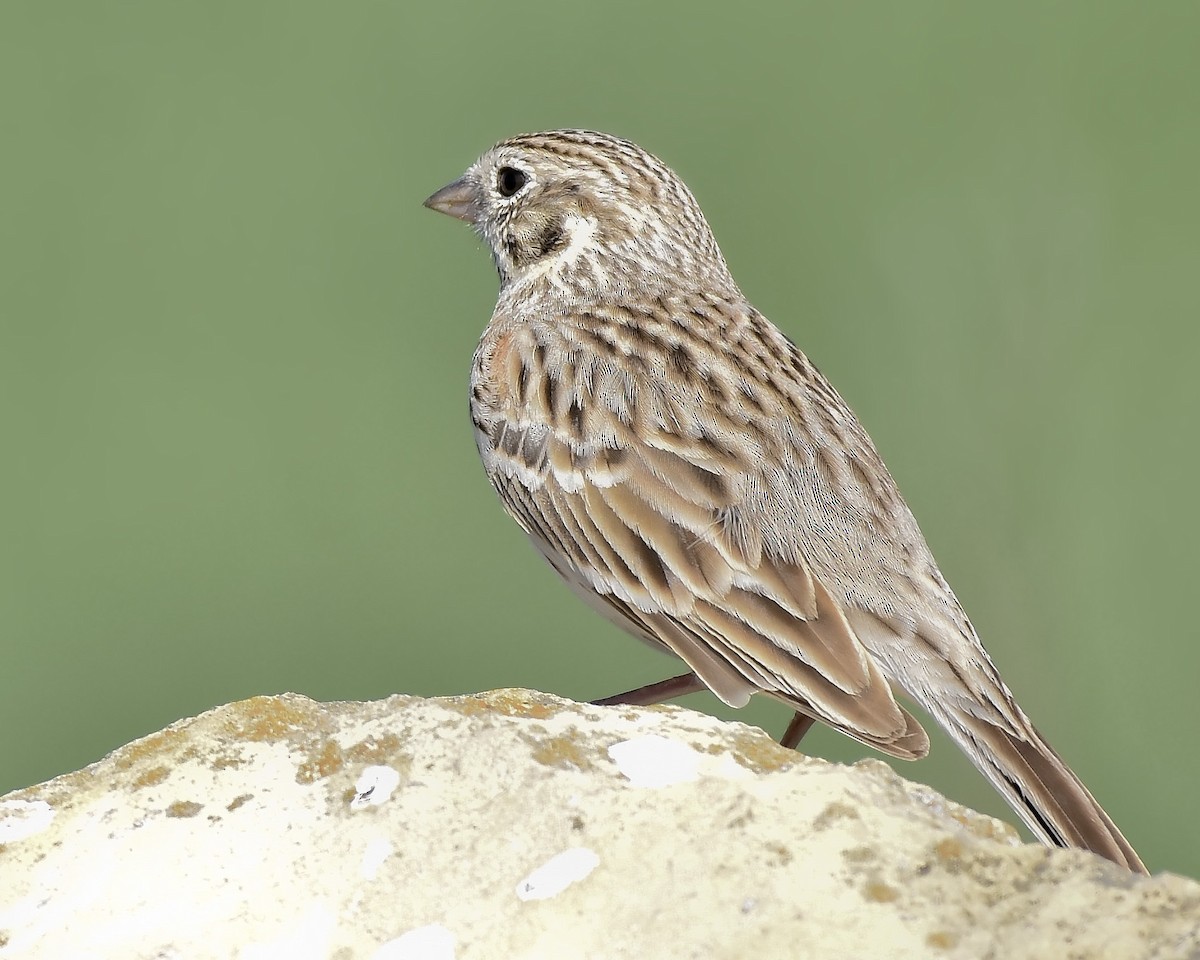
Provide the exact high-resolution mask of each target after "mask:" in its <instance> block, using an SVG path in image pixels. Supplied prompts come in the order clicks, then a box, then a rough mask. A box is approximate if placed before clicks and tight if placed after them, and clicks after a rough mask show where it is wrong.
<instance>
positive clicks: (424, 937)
mask: <svg viewBox="0 0 1200 960" xmlns="http://www.w3.org/2000/svg"><path fill="white" fill-rule="evenodd" d="M371 960H454V934H452V933H451V932H450V931H449V930H447V929H446V928H445V927H443V926H442V925H441V924H440V923H431V924H429V926H427V927H417V928H416V929H415V930H409V931H408V933H406V934H404V935H403V936H399V937H397V938H396V939H395V940H389V941H388V942H387V943H384V944H381V945H380V947H379V949H378V950H376V951H375V952H374V953H373V954H371Z"/></svg>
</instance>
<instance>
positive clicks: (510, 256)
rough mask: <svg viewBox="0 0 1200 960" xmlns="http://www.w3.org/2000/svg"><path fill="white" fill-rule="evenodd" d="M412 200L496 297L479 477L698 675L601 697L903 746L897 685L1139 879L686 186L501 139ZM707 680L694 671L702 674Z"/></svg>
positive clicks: (1006, 791) (650, 170) (604, 161)
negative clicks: (466, 253)
mask: <svg viewBox="0 0 1200 960" xmlns="http://www.w3.org/2000/svg"><path fill="white" fill-rule="evenodd" d="M425 203H426V206H429V207H431V208H433V209H434V210H439V211H441V212H443V213H447V214H449V215H451V216H453V217H457V218H458V219H460V220H465V221H467V222H468V223H470V224H471V225H472V226H474V228H475V229H476V230H477V231H478V232H479V234H480V235H481V236H482V237H483V239H484V240H485V241H486V242H487V244H488V246H489V247H490V248H491V251H492V256H493V258H494V259H495V262H496V268H497V270H498V271H499V274H500V294H499V298H498V301H497V303H496V310H495V313H494V314H493V315H492V320H491V323H489V324H488V326H487V329H486V330H485V331H484V334H483V337H482V339H481V340H480V342H479V348H478V350H477V351H476V353H475V359H474V364H473V366H472V370H471V417H472V420H473V421H474V424H475V440H476V443H477V445H478V447H479V453H480V455H481V456H482V457H483V463H484V466H485V468H486V470H487V474H488V478H489V479H490V480H491V482H492V484H493V485H494V486H495V488H496V490H497V491H498V492H499V494H500V497H501V499H502V500H503V501H504V505H505V507H506V508H507V510H508V512H509V513H510V514H511V515H512V517H513V518H514V519H515V520H516V521H517V523H519V524H520V525H521V527H522V529H524V531H525V532H526V533H527V534H528V535H529V537H530V539H531V540H532V541H533V543H534V545H535V546H536V547H537V548H538V549H539V550H540V551H541V552H542V554H543V555H544V556H545V557H546V559H547V560H549V561H550V564H551V566H553V567H554V569H555V570H557V571H558V573H559V575H560V576H562V578H563V579H564V580H566V582H567V583H568V584H569V585H570V586H571V587H572V588H573V589H574V590H575V591H576V592H578V593H579V594H580V595H581V596H582V597H583V598H584V599H585V600H587V601H588V602H589V603H590V605H591V606H593V607H595V608H596V609H598V610H599V611H600V612H601V613H603V614H605V615H606V616H607V617H609V618H610V619H612V620H613V621H615V622H616V623H617V624H619V625H620V626H621V627H623V628H624V629H626V630H628V631H629V632H630V633H632V634H634V635H635V636H637V637H640V638H641V639H643V640H646V641H648V642H649V643H650V644H652V645H653V646H655V647H657V648H659V649H661V650H665V651H668V652H670V653H673V654H675V655H676V656H678V657H679V658H680V659H681V660H683V661H684V663H686V664H687V666H688V668H689V669H690V671H691V673H689V674H685V675H683V676H681V677H676V678H675V679H673V680H670V681H664V682H663V683H661V684H655V685H653V686H651V687H647V688H643V689H642V690H639V691H631V693H630V694H627V695H624V696H623V697H614V698H610V702H641V703H646V702H655V701H657V700H661V699H666V698H668V697H671V696H675V695H678V694H679V693H683V692H687V691H690V690H694V689H700V688H701V685H703V686H705V687H708V688H709V689H710V690H712V692H713V693H715V694H716V695H717V696H718V697H720V698H721V699H722V700H723V701H724V702H725V703H727V704H730V705H731V706H735V707H740V706H744V705H745V704H746V702H747V701H748V700H749V699H750V695H751V694H753V693H758V692H763V693H767V694H769V695H771V696H772V697H775V698H776V699H778V700H782V701H783V702H784V703H787V704H788V705H790V706H791V707H792V708H794V709H795V710H796V712H797V713H796V719H795V720H794V721H793V723H792V726H791V727H789V731H788V734H787V736H786V738H785V739H786V741H787V742H789V743H790V744H792V745H794V744H795V743H796V742H797V741H798V740H799V737H800V736H802V735H803V732H804V730H806V729H807V727H808V725H809V724H811V722H812V720H813V719H816V720H820V721H822V722H823V723H826V724H828V725H829V726H831V727H833V728H834V729H836V730H840V731H842V732H843V733H845V734H847V735H849V736H851V737H854V738H855V739H857V740H860V741H861V742H863V743H865V744H869V745H870V746H873V747H875V748H876V749H878V750H882V751H883V752H884V753H887V754H890V755H892V756H894V757H902V758H905V759H914V758H917V757H922V756H924V755H925V754H926V753H927V752H928V750H929V740H928V737H927V736H926V734H925V731H924V730H923V729H922V728H921V726H920V724H919V723H918V722H917V721H916V720H915V719H914V718H913V717H912V715H911V714H909V713H908V711H906V710H905V709H904V707H903V706H901V705H900V704H899V703H898V702H897V701H896V697H895V694H894V691H893V689H892V685H893V684H895V685H896V686H897V687H899V688H900V689H901V690H903V691H904V692H905V693H907V694H908V695H909V696H910V697H912V699H913V700H915V701H916V702H917V703H919V704H920V705H921V706H922V707H924V708H925V709H926V710H927V711H929V713H930V714H931V715H932V716H933V717H934V718H936V719H937V721H938V722H939V723H941V725H942V726H943V727H945V728H946V730H947V731H948V732H949V734H950V736H951V737H953V738H954V740H955V741H956V742H957V743H958V744H959V746H960V747H961V748H962V749H963V750H964V751H965V752H966V754H967V756H969V757H970V758H971V760H972V762H973V763H974V764H975V765H976V766H977V767H978V768H979V769H980V770H981V771H982V772H983V774H984V775H985V776H986V777H987V778H988V779H989V780H990V781H991V782H992V783H993V784H994V785H995V787H996V789H997V790H999V791H1000V793H1001V794H1003V795H1004V797H1005V799H1006V800H1007V801H1008V802H1009V803H1010V804H1011V805H1012V807H1013V809H1014V810H1015V811H1016V812H1017V813H1018V814H1019V815H1020V816H1021V818H1022V819H1023V820H1024V821H1025V823H1026V824H1028V826H1029V829H1030V830H1031V831H1033V833H1034V834H1035V835H1036V836H1037V837H1038V838H1040V839H1041V840H1042V841H1044V842H1046V843H1049V844H1055V845H1058V846H1063V847H1082V848H1084V849H1087V850H1092V851H1094V852H1096V853H1098V854H1100V855H1102V856H1105V857H1108V858H1109V859H1110V860H1113V861H1115V862H1117V863H1120V864H1123V865H1125V866H1126V867H1128V868H1129V869H1130V870H1134V871H1138V872H1145V867H1144V866H1143V865H1142V862H1141V860H1140V859H1139V858H1138V856H1137V854H1136V853H1135V852H1134V850H1133V848H1132V847H1131V846H1130V845H1129V843H1128V842H1127V841H1126V840H1125V838H1124V837H1123V836H1121V832H1120V831H1119V830H1118V829H1117V827H1116V826H1115V825H1114V824H1113V822H1112V820H1110V819H1109V817H1108V815H1107V814H1106V813H1105V812H1104V811H1103V810H1102V809H1101V808H1100V805H1099V804H1098V803H1096V801H1095V800H1094V799H1093V798H1092V795H1091V794H1090V793H1089V792H1088V791H1087V788H1086V787H1084V785H1083V784H1082V783H1081V782H1080V781H1079V778H1078V777H1076V776H1075V774H1074V773H1072V772H1071V770H1070V769H1069V768H1068V767H1067V766H1066V764H1065V763H1063V761H1062V760H1061V759H1060V758H1059V756H1058V754H1057V753H1055V752H1054V750H1053V749H1052V748H1051V747H1050V745H1049V744H1047V743H1046V741H1045V740H1044V739H1043V738H1042V737H1041V735H1040V734H1039V733H1038V732H1037V730H1036V729H1035V728H1034V727H1033V724H1032V723H1030V721H1029V719H1028V717H1026V716H1025V714H1024V712H1022V710H1021V708H1020V707H1018V706H1017V704H1016V701H1015V700H1014V699H1013V696H1012V694H1011V693H1010V692H1009V689H1008V687H1007V686H1005V684H1004V681H1003V680H1001V679H1000V675H999V673H998V672H997V670H996V667H995V666H994V664H993V663H992V661H991V659H990V657H989V656H988V654H987V653H986V651H985V650H984V648H983V646H982V644H981V643H980V641H979V638H978V636H976V633H975V629H974V628H973V627H972V626H971V622H970V621H969V620H968V619H967V616H966V614H965V613H964V612H963V610H962V608H961V607H960V606H959V603H958V600H957V599H956V598H955V596H954V593H953V592H952V591H951V589H950V587H949V585H948V584H947V583H946V581H945V579H944V578H943V577H942V575H941V573H940V572H939V571H938V568H937V564H936V563H934V560H933V556H932V555H931V554H930V551H929V548H928V546H926V544H925V539H924V537H923V536H922V535H921V531H920V530H919V529H918V528H917V524H916V521H915V520H914V519H913V516H912V514H911V513H910V512H909V509H908V506H907V505H906V504H905V502H904V500H903V499H902V498H901V496H900V493H899V491H898V490H897V489H896V484H895V481H893V480H892V477H891V475H890V474H889V473H888V470H887V468H886V467H885V466H884V464H883V461H882V460H881V459H880V458H879V454H878V453H877V452H876V451H875V447H874V445H873V444H872V443H871V440H870V438H869V437H868V436H867V434H866V431H864V430H863V428H862V426H861V425H860V424H859V422H858V420H857V419H856V418H855V416H854V414H853V413H851V411H850V408H849V407H848V406H847V405H846V403H845V402H844V401H843V400H842V398H841V397H840V396H839V395H838V393H837V391H835V390H834V389H833V387H832V386H830V384H829V382H828V381H827V380H826V379H825V378H824V377H823V376H822V375H821V374H820V373H819V372H818V371H817V369H816V367H814V366H813V365H812V363H811V362H810V361H809V359H808V358H807V357H806V356H805V355H804V354H803V353H801V352H800V350H799V349H797V347H796V346H795V344H793V343H792V342H791V341H790V340H788V338H787V337H785V336H784V335H783V334H782V333H781V332H780V331H779V330H778V329H777V328H776V327H775V326H774V325H773V324H771V322H770V321H768V320H767V318H766V317H764V316H763V315H762V314H761V313H759V312H758V311H757V310H756V309H754V307H753V306H752V305H751V304H750V303H749V301H747V299H746V298H745V296H744V295H743V294H742V292H741V290H739V289H738V286H737V284H736V283H735V282H734V280H733V277H732V276H730V274H729V269H728V267H727V266H726V264H725V259H724V258H723V257H722V255H721V251H720V250H719V249H718V248H717V243H716V240H715V239H714V238H713V234H712V231H711V230H710V229H709V226H708V223H707V222H706V221H705V219H704V215H703V214H702V213H701V212H700V207H699V206H698V205H697V203H696V201H695V199H694V198H693V197H692V194H691V193H690V192H689V190H688V189H687V187H686V186H684V184H683V182H682V181H681V180H680V179H679V178H678V177H677V176H676V175H675V174H674V173H673V172H672V171H671V170H670V169H668V168H667V167H666V166H665V165H664V164H663V163H662V162H661V161H659V160H658V159H656V158H655V157H653V156H651V155H650V154H648V153H646V152H645V151H644V150H642V149H641V148H640V147H638V146H636V145H635V144H633V143H630V142H629V141H627V140H621V139H618V138H616V137H612V136H608V135H606V134H602V133H593V132H587V131H580V130H558V131H553V132H550V133H538V134H530V135H527V136H521V137H516V138H514V139H512V140H506V141H504V142H503V143H500V144H498V145H496V146H495V147H493V148H492V149H491V150H489V151H488V152H487V153H485V154H484V155H483V156H482V157H481V158H480V159H479V160H478V161H476V162H475V163H474V164H473V165H472V166H471V167H470V169H468V170H467V172H466V173H465V174H464V175H463V176H462V177H461V178H460V179H458V180H456V181H455V182H454V183H451V184H450V185H448V186H446V187H444V188H443V189H441V190H439V191H438V192H437V193H435V194H434V195H433V196H432V197H430V198H429V199H428V200H426V201H425ZM697 678H698V679H697Z"/></svg>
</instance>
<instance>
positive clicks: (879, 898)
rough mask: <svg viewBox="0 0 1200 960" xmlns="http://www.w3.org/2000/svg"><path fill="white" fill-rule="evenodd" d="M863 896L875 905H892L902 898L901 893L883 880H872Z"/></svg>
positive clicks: (864, 890)
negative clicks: (894, 901)
mask: <svg viewBox="0 0 1200 960" xmlns="http://www.w3.org/2000/svg"><path fill="white" fill-rule="evenodd" d="M863 896H865V897H866V898H867V899H868V900H872V901H874V902H875V903H891V902H892V901H893V900H895V899H897V898H898V897H899V896H900V891H899V890H897V889H896V888H895V887H893V886H890V885H889V884H886V883H884V882H883V881H881V880H872V881H871V882H870V883H868V884H867V885H866V887H865V888H864V889H863Z"/></svg>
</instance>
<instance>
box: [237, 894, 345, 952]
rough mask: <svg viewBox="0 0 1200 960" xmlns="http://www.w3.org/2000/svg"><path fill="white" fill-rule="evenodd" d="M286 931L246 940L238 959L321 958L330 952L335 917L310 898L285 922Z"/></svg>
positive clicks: (327, 907) (323, 904)
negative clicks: (266, 938)
mask: <svg viewBox="0 0 1200 960" xmlns="http://www.w3.org/2000/svg"><path fill="white" fill-rule="evenodd" d="M287 928H288V932H287V933H284V934H282V935H281V936H279V937H277V938H276V939H274V940H270V941H267V942H265V943H252V944H247V945H246V946H244V947H242V949H241V950H239V951H238V954H237V956H238V960H325V958H326V957H328V956H329V955H330V949H331V944H332V943H333V934H334V931H335V930H336V929H337V917H336V916H334V913H333V910H332V909H330V907H329V905H328V904H327V903H325V902H324V901H321V900H314V901H312V902H311V903H310V904H309V905H308V909H307V910H304V911H303V912H301V913H299V914H298V915H297V916H295V917H293V918H291V919H290V920H289V921H288V922H287Z"/></svg>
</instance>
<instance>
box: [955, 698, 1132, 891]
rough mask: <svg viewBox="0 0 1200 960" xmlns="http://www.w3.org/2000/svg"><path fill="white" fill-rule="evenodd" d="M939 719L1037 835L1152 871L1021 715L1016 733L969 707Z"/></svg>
mask: <svg viewBox="0 0 1200 960" xmlns="http://www.w3.org/2000/svg"><path fill="white" fill-rule="evenodd" d="M938 719H939V720H941V721H942V725H943V726H944V727H945V728H946V731H947V732H948V733H949V734H950V735H951V736H952V737H953V738H954V739H955V740H956V741H958V744H959V746H960V747H962V748H963V750H964V751H966V753H967V756H969V757H970V758H971V760H972V761H973V762H974V764H975V766H977V767H978V768H979V770H980V771H981V772H982V773H983V775H984V776H986V777H987V778H988V780H990V781H991V782H992V784H993V785H994V786H995V787H996V789H997V790H999V791H1000V793H1001V794H1003V796H1004V798H1005V799H1006V800H1007V801H1008V802H1009V804H1010V805H1011V806H1012V808H1013V809H1014V810H1015V811H1016V812H1017V814H1018V815H1019V816H1020V817H1021V819H1022V820H1024V821H1025V823H1026V825H1027V826H1028V827H1029V829H1030V830H1031V831H1032V832H1033V833H1034V835H1035V836H1036V837H1037V838H1038V839H1039V840H1042V841H1043V842H1045V843H1048V844H1053V845H1054V846H1058V847H1078V848H1081V849H1084V850H1090V851H1091V852H1092V853H1097V854H1099V855H1100V856H1102V857H1106V858H1108V859H1109V860H1112V861H1113V862H1114V863H1119V864H1121V865H1122V866H1124V867H1127V868H1128V869H1130V870H1132V871H1133V872H1134V873H1147V872H1148V871H1147V870H1146V867H1145V865H1144V864H1143V863H1142V861H1141V858H1140V857H1138V855H1137V853H1136V852H1135V851H1134V849H1133V847H1132V846H1130V844H1129V841H1128V840H1126V839H1125V837H1124V836H1122V834H1121V831H1120V830H1118V829H1117V825H1116V824H1115V823H1113V822H1112V818H1111V817H1109V815H1108V814H1107V813H1105V812H1104V809H1103V808H1102V807H1101V806H1100V804H1098V803H1097V802H1096V800H1095V798H1094V797H1093V796H1092V795H1091V793H1090V792H1089V791H1088V789H1087V787H1085V786H1084V785H1083V783H1082V781H1080V779H1079V778H1078V777H1077V776H1075V774H1074V773H1073V772H1072V771H1071V768H1070V767H1068V766H1067V765H1066V763H1064V762H1063V759H1062V758H1061V757H1060V756H1059V755H1058V754H1057V753H1056V752H1055V751H1054V748H1053V747H1051V746H1050V745H1049V744H1048V743H1046V741H1045V740H1044V739H1042V736H1041V734H1039V733H1038V732H1037V730H1036V729H1035V728H1034V726H1033V724H1032V723H1030V722H1029V721H1028V720H1027V719H1025V718H1024V717H1023V716H1022V720H1024V723H1023V724H1022V726H1023V727H1024V730H1021V731H1019V732H1017V733H1013V732H1010V731H1009V730H1007V729H1004V728H1002V727H1001V726H998V725H996V724H993V723H990V722H989V721H987V720H984V719H982V718H980V717H978V716H974V715H971V714H967V713H965V712H958V711H955V712H954V713H953V714H949V713H948V712H943V711H939V716H938Z"/></svg>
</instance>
